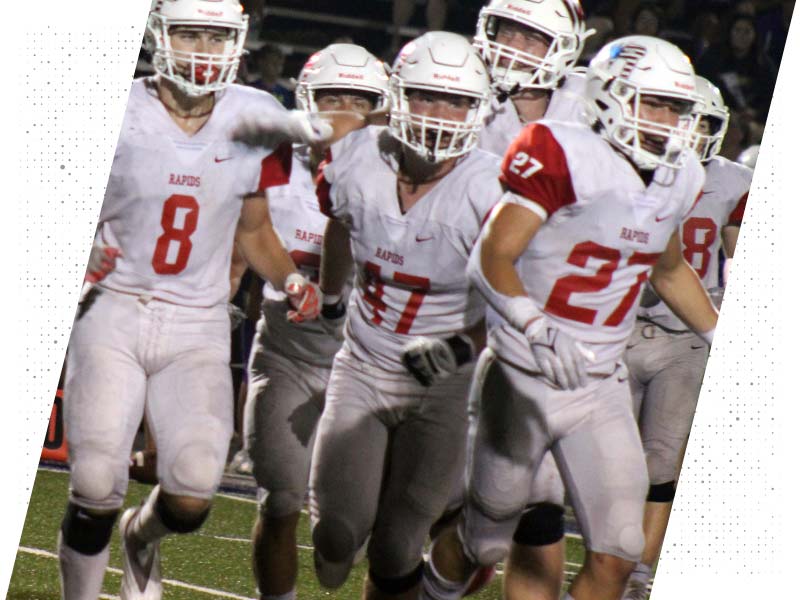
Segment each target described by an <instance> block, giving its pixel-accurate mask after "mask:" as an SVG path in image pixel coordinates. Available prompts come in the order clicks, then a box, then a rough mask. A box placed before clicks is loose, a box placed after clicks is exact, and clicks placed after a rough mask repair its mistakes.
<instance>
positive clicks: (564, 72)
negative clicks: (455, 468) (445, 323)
mask: <svg viewBox="0 0 800 600" xmlns="http://www.w3.org/2000/svg"><path fill="white" fill-rule="evenodd" d="M592 33H594V31H593V30H589V31H587V30H586V24H585V21H584V15H583V10H582V8H581V5H580V3H579V2H577V0H543V1H541V2H532V1H530V0H492V1H491V2H490V3H489V4H488V5H487V6H485V7H484V8H483V9H481V12H480V15H479V17H478V27H477V33H476V34H475V42H474V43H475V46H476V47H477V48H478V49H479V50H480V52H481V56H482V57H483V59H484V61H485V62H486V64H487V66H488V67H489V74H490V76H491V78H492V84H493V90H494V92H495V93H494V96H493V98H492V104H491V111H490V113H489V115H487V118H486V125H485V127H484V129H483V131H481V136H480V140H479V142H478V147H479V148H483V149H485V150H487V151H489V152H493V153H496V154H498V155H500V156H503V154H505V151H506V149H507V148H508V146H509V144H510V143H511V142H512V141H513V140H514V138H516V137H517V135H519V133H520V132H521V131H522V129H523V127H525V125H526V124H527V123H531V122H533V121H538V120H539V119H542V118H547V119H557V120H565V121H579V120H582V119H584V118H585V112H586V104H585V100H584V95H583V86H584V85H585V79H584V77H583V74H582V73H578V72H576V71H574V70H573V69H574V67H575V64H576V63H577V61H578V59H579V58H580V54H581V51H582V50H583V45H584V41H585V40H586V38H587V37H589V36H590V35H591V34H592ZM477 397H479V395H477V394H474V395H472V398H477ZM470 419H471V421H472V420H473V419H474V410H473V409H472V408H471V409H470ZM563 503H564V486H563V484H562V482H561V478H560V476H559V474H558V470H557V468H556V464H555V461H554V459H553V456H552V454H550V453H549V452H548V453H547V454H546V455H545V457H544V459H543V460H542V464H541V466H540V467H539V471H538V473H537V475H536V478H535V479H534V482H533V487H532V489H531V497H530V500H529V504H530V507H529V509H528V510H526V511H525V513H524V514H523V515H522V518H521V519H520V523H519V525H518V527H517V530H516V531H515V532H514V542H513V544H512V547H511V550H510V552H509V555H508V559H507V560H506V565H505V569H504V576H503V593H504V597H505V598H506V599H507V600H516V599H520V598H525V599H526V600H555V599H556V598H558V597H559V595H560V594H561V586H562V580H563V573H564V558H565V543H564V508H563Z"/></svg>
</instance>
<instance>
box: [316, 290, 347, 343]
mask: <svg viewBox="0 0 800 600" xmlns="http://www.w3.org/2000/svg"><path fill="white" fill-rule="evenodd" d="M345 319H347V305H345V303H344V300H343V299H342V298H341V297H339V298H338V299H337V300H335V301H334V302H323V304H322V310H321V311H320V313H319V322H320V323H321V324H322V328H323V329H324V330H325V333H327V334H328V335H330V336H331V337H332V338H333V339H335V340H336V341H337V342H343V341H344V322H345Z"/></svg>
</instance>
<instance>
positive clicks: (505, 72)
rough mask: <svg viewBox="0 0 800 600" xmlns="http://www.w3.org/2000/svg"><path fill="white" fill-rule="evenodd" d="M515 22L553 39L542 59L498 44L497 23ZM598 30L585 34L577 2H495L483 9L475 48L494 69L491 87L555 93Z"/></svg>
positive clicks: (511, 90)
mask: <svg viewBox="0 0 800 600" xmlns="http://www.w3.org/2000/svg"><path fill="white" fill-rule="evenodd" d="M500 19H506V20H509V21H514V22H516V23H518V24H520V25H523V26H524V27H527V28H529V29H534V30H536V31H538V32H540V33H542V34H544V35H546V36H547V37H548V38H550V40H551V42H550V47H549V48H548V50H547V53H546V54H545V55H544V56H543V57H541V58H539V57H538V56H536V55H534V54H529V53H526V52H522V51H520V50H517V49H515V48H513V47H511V46H507V45H505V44H499V43H497V42H496V41H495V38H496V35H497V28H498V20H500ZM593 33H594V30H589V31H587V30H586V23H585V21H584V16H583V9H582V8H581V5H580V2H578V0H491V2H490V3H489V4H488V5H487V6H485V7H483V8H482V9H481V12H480V14H479V16H478V30H477V33H476V34H475V40H474V44H475V47H476V48H478V49H479V50H480V52H481V56H482V57H483V60H484V62H485V63H486V65H487V66H488V67H489V73H490V75H491V76H492V83H493V85H495V87H496V88H497V89H498V90H500V91H502V92H506V93H509V92H511V93H513V92H514V91H515V90H518V89H526V88H528V89H531V88H538V89H552V88H554V87H556V86H557V85H558V82H559V81H560V80H561V78H562V77H564V76H565V75H566V74H567V72H568V71H570V70H571V69H572V68H573V67H574V66H575V63H576V62H577V61H578V58H579V57H580V55H581V52H582V51H583V44H584V42H585V41H586V38H588V37H589V36H590V35H592V34H593Z"/></svg>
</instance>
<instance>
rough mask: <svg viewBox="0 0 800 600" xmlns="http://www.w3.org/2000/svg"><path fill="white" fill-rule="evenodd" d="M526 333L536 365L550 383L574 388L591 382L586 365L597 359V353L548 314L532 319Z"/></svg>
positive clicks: (564, 387)
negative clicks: (567, 331)
mask: <svg viewBox="0 0 800 600" xmlns="http://www.w3.org/2000/svg"><path fill="white" fill-rule="evenodd" d="M525 337H526V338H527V339H528V343H529V344H530V345H531V352H532V353H533V359H534V361H535V362H536V365H537V366H538V367H539V368H540V369H541V371H542V374H543V375H544V376H545V378H546V379H547V380H548V381H550V383H552V384H553V385H555V386H556V387H558V388H560V389H562V390H574V389H577V388H579V387H583V386H585V385H586V384H587V383H588V382H589V379H588V374H587V371H586V366H587V362H593V361H594V358H595V357H594V353H593V352H591V351H590V350H588V349H587V348H585V347H584V346H583V345H582V344H581V343H580V342H577V341H575V340H574V339H573V338H572V337H570V336H569V335H568V334H566V333H564V332H563V331H562V330H560V329H558V328H557V327H555V326H554V325H553V324H552V323H549V322H548V321H547V319H546V318H545V317H539V318H537V319H535V320H534V321H532V322H531V323H530V324H529V325H528V327H527V328H526V329H525Z"/></svg>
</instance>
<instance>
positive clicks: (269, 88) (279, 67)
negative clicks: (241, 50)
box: [250, 44, 294, 108]
mask: <svg viewBox="0 0 800 600" xmlns="http://www.w3.org/2000/svg"><path fill="white" fill-rule="evenodd" d="M254 58H255V65H256V67H255V68H256V71H257V73H258V74H259V78H258V79H256V80H255V81H254V82H252V83H251V84H250V85H252V86H253V87H256V88H258V89H260V90H264V91H266V92H269V93H270V94H272V95H273V96H275V97H276V98H277V99H278V100H279V101H280V103H281V104H283V105H284V106H285V107H286V108H294V94H293V93H292V91H291V90H289V89H288V88H287V87H285V86H283V85H281V83H280V82H279V81H278V79H280V77H281V75H282V74H283V64H284V61H285V59H286V57H285V56H284V54H283V51H282V50H281V49H280V47H279V46H276V45H274V44H264V45H263V46H262V47H261V49H259V50H257V51H256V52H255V53H254Z"/></svg>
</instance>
